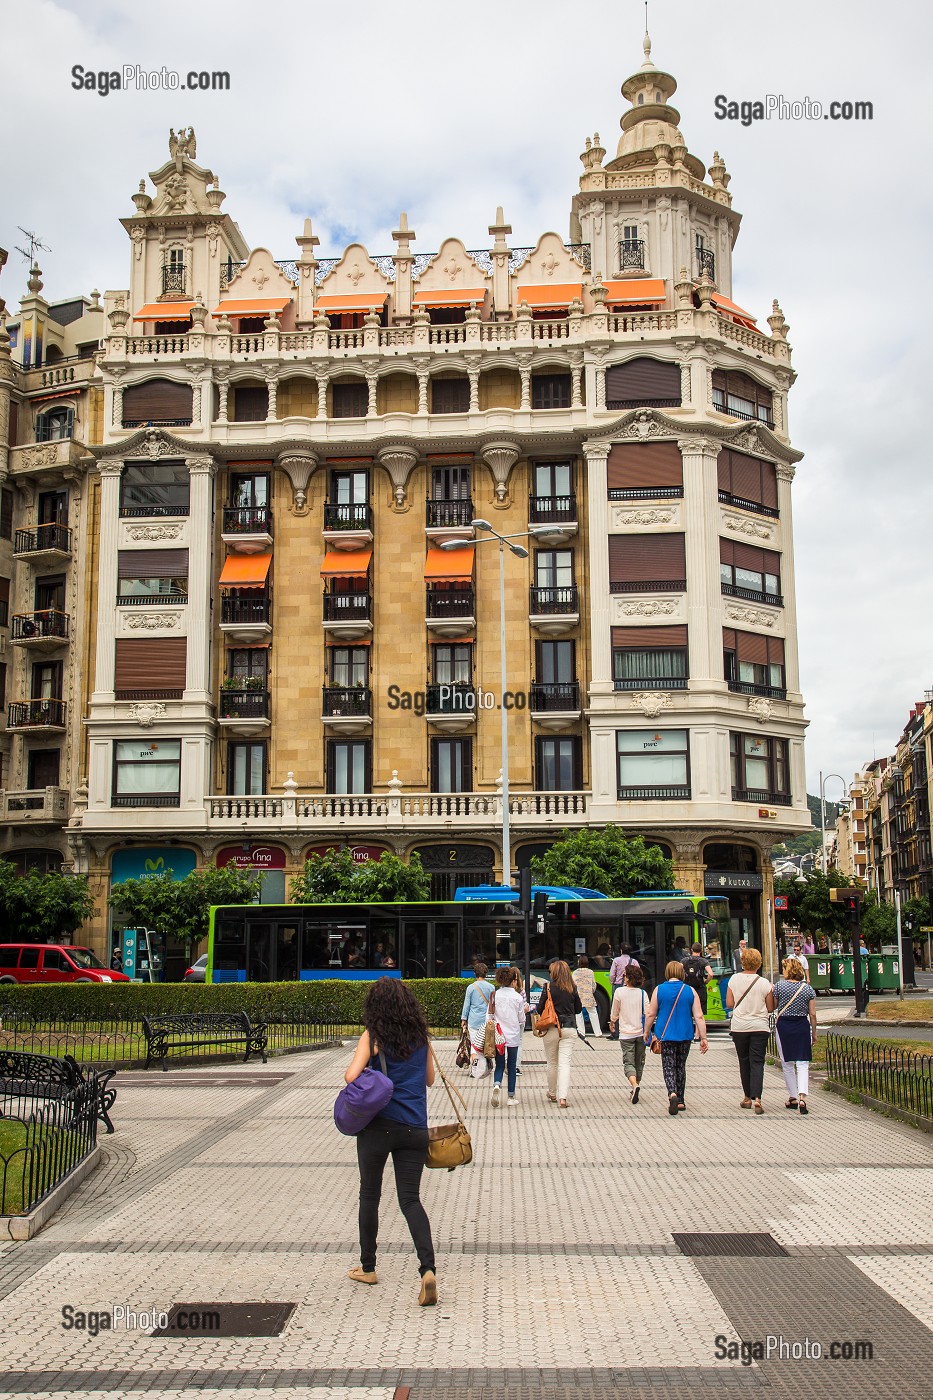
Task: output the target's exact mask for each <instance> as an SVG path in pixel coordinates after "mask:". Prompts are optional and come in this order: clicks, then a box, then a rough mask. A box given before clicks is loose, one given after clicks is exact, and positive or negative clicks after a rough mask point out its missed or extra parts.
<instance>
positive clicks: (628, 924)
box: [622, 919, 664, 991]
mask: <svg viewBox="0 0 933 1400" xmlns="http://www.w3.org/2000/svg"><path fill="white" fill-rule="evenodd" d="M662 932H663V925H661V924H658V923H656V922H655V920H654V919H626V921H625V925H624V933H623V938H622V942H623V944H625V945H627V946H628V947H629V948H631V950H632V956H633V957H634V959H635V961H636V962H637V963H638V966H639V967H640V968H641V970H642V972H643V973H644V974H645V990H646V991H651V989H652V987H654V986H655V984H656V983H657V981H658V977H659V974H660V975H661V980H662V981H663V972H664V964H663V963H661V965H660V968H659V966H658V963H659V959H660V955H661V951H662V947H661V945H662Z"/></svg>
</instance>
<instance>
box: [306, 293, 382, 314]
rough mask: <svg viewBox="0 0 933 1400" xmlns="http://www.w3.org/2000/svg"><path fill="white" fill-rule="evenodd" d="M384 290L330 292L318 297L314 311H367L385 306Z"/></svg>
mask: <svg viewBox="0 0 933 1400" xmlns="http://www.w3.org/2000/svg"><path fill="white" fill-rule="evenodd" d="M387 295H388V293H386V292H340V293H339V294H338V293H337V292H332V293H328V294H325V295H324V296H322V297H318V299H317V301H316V302H315V303H314V309H315V311H369V310H371V308H372V307H374V306H375V307H376V308H377V310H378V309H380V308H381V307H383V306H385V304H386V298H387Z"/></svg>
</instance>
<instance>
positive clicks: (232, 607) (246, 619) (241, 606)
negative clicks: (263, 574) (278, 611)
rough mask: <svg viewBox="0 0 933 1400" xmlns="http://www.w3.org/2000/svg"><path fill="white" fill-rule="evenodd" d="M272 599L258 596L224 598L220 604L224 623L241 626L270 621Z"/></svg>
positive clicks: (221, 618)
mask: <svg viewBox="0 0 933 1400" xmlns="http://www.w3.org/2000/svg"><path fill="white" fill-rule="evenodd" d="M271 608H272V599H271V598H266V597H263V596H262V595H258V596H257V597H255V598H223V599H222V600H221V604H220V620H221V622H222V623H224V622H227V623H231V624H239V625H240V626H243V625H247V626H248V625H249V624H250V623H257V624H258V623H263V622H268V621H269V613H270V611H271Z"/></svg>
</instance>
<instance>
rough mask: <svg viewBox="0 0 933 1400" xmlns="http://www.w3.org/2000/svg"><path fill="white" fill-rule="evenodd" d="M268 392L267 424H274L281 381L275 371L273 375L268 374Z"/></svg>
mask: <svg viewBox="0 0 933 1400" xmlns="http://www.w3.org/2000/svg"><path fill="white" fill-rule="evenodd" d="M266 390H267V392H268V395H269V402H268V405H267V407H266V422H267V423H274V422H275V419H276V412H277V410H276V400H277V397H278V392H279V379H278V375H277V374H276V372H275V370H273V371H272V373H271V374H269V373H267V374H266Z"/></svg>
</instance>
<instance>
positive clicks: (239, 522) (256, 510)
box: [224, 506, 272, 535]
mask: <svg viewBox="0 0 933 1400" xmlns="http://www.w3.org/2000/svg"><path fill="white" fill-rule="evenodd" d="M224 534H225V535H271V534H272V511H271V509H270V507H269V506H224Z"/></svg>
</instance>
